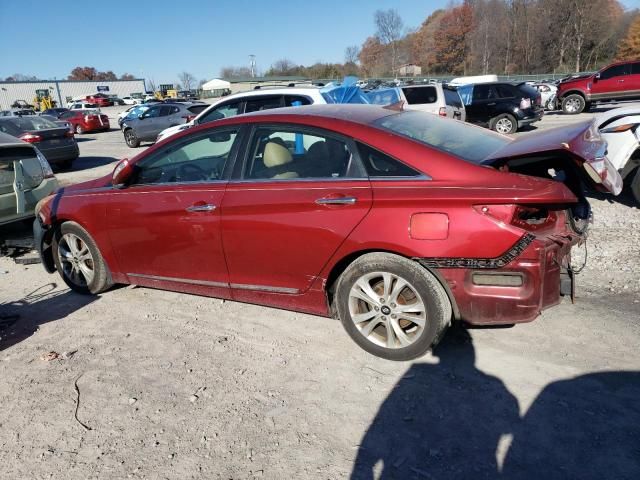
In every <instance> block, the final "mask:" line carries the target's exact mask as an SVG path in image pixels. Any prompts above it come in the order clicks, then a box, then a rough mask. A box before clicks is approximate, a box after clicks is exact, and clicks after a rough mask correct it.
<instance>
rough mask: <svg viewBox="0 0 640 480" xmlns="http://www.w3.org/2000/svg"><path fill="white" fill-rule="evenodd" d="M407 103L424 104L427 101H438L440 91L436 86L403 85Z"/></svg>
mask: <svg viewBox="0 0 640 480" xmlns="http://www.w3.org/2000/svg"><path fill="white" fill-rule="evenodd" d="M402 93H404V96H405V98H406V99H407V103H408V104H409V105H424V104H426V103H436V101H437V100H438V92H437V91H436V87H429V86H425V87H403V89H402Z"/></svg>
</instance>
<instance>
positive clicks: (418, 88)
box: [400, 83, 466, 122]
mask: <svg viewBox="0 0 640 480" xmlns="http://www.w3.org/2000/svg"><path fill="white" fill-rule="evenodd" d="M400 91H401V92H402V100H404V102H405V103H404V107H403V108H404V109H405V110H420V111H422V112H428V113H435V114H436V115H440V116H441V117H449V118H455V119H456V120H462V121H463V122H464V120H465V118H466V111H465V109H464V105H463V103H462V99H461V98H460V95H459V94H458V91H457V90H456V88H455V87H450V86H448V85H446V84H442V83H432V84H429V85H406V86H403V87H400Z"/></svg>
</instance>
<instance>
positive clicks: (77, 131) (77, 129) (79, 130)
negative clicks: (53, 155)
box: [73, 124, 84, 135]
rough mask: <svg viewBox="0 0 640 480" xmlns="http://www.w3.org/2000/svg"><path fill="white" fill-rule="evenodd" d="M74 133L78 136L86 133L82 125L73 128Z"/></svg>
mask: <svg viewBox="0 0 640 480" xmlns="http://www.w3.org/2000/svg"><path fill="white" fill-rule="evenodd" d="M73 132H74V133H75V134H76V135H82V134H83V133H84V128H82V125H79V124H76V126H75V127H73Z"/></svg>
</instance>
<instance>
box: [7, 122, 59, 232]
mask: <svg viewBox="0 0 640 480" xmlns="http://www.w3.org/2000/svg"><path fill="white" fill-rule="evenodd" d="M57 188H58V181H57V180H56V177H55V175H54V174H53V171H51V166H50V165H49V162H47V159H46V158H45V157H44V155H42V153H40V151H39V150H38V148H37V147H36V146H35V145H34V144H32V143H27V142H24V141H22V140H19V139H17V138H16V137H14V136H12V135H9V134H6V133H2V132H0V225H8V224H10V223H14V222H18V221H22V220H25V219H28V218H30V217H33V215H34V210H35V207H36V204H37V203H38V202H39V201H40V200H42V199H43V198H45V197H46V196H48V195H50V194H51V193H53V192H54V191H55V190H56V189H57Z"/></svg>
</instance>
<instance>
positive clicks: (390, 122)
mask: <svg viewBox="0 0 640 480" xmlns="http://www.w3.org/2000/svg"><path fill="white" fill-rule="evenodd" d="M373 125H374V126H376V127H379V128H383V129H385V130H389V131H391V132H393V133H397V134H399V135H403V136H405V137H409V138H411V139H412V140H416V141H418V142H420V143H423V144H425V145H428V146H430V147H434V148H437V149H438V150H443V151H445V152H447V153H451V154H453V155H455V156H456V157H459V158H461V159H463V160H467V161H468V162H472V163H480V162H482V160H484V159H485V158H486V157H488V156H489V155H490V154H492V153H493V152H495V151H497V150H499V149H500V148H502V147H503V146H504V145H506V144H507V143H509V142H510V141H511V140H510V139H509V138H508V137H503V136H501V135H497V134H494V133H492V132H489V131H487V130H485V129H483V128H479V127H474V126H472V125H466V124H464V123H462V122H457V121H455V120H450V119H447V118H441V117H439V116H437V115H433V114H431V113H426V112H417V111H405V112H401V113H397V114H395V115H389V116H386V117H382V118H379V119H378V120H376V121H375V122H373Z"/></svg>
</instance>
